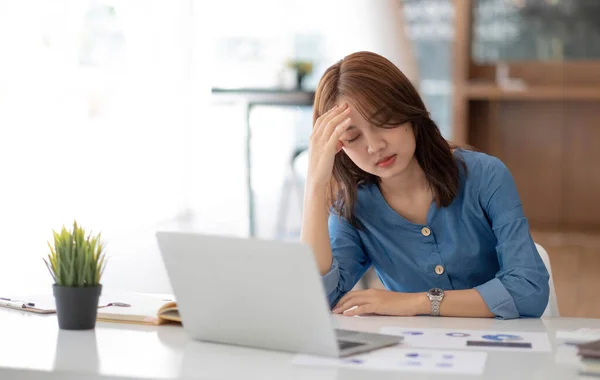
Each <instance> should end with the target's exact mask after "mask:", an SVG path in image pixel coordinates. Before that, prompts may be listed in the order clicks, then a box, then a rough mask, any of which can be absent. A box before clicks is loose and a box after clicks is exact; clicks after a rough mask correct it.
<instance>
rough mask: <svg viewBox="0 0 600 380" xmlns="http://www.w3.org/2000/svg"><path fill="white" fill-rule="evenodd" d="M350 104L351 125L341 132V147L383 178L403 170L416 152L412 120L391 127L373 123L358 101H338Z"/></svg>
mask: <svg viewBox="0 0 600 380" xmlns="http://www.w3.org/2000/svg"><path fill="white" fill-rule="evenodd" d="M344 103H347V104H348V106H349V107H350V119H351V122H350V127H349V128H348V130H347V131H346V132H345V133H344V134H343V135H342V137H341V138H340V141H341V142H342V144H343V145H342V149H343V150H344V152H345V153H346V154H347V155H348V157H350V159H351V160H352V162H354V164H356V166H358V167H359V168H361V169H362V170H364V171H365V172H367V173H370V174H373V175H376V176H378V177H380V178H381V179H388V178H392V177H394V176H396V175H398V174H400V173H402V172H403V171H404V170H405V169H406V168H407V167H408V166H409V164H411V162H412V161H413V158H414V154H415V147H416V142H415V135H414V132H413V128H412V126H411V124H410V122H406V123H404V124H401V125H398V126H390V128H381V127H377V126H375V125H372V124H371V123H370V122H369V121H368V120H366V119H365V118H364V117H362V115H361V114H360V112H358V110H357V108H356V106H355V103H354V102H353V101H352V100H351V99H349V98H344V97H342V98H341V99H339V100H338V102H337V104H338V105H343V104H344Z"/></svg>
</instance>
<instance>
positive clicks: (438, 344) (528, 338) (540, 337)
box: [379, 326, 550, 352]
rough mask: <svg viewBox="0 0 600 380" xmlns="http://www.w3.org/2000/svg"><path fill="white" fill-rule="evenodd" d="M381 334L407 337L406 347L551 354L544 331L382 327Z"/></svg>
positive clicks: (405, 339) (405, 338)
mask: <svg viewBox="0 0 600 380" xmlns="http://www.w3.org/2000/svg"><path fill="white" fill-rule="evenodd" d="M379 332H380V333H382V334H388V335H399V336H403V337H404V344H405V345H407V346H410V347H428V348H444V349H457V348H468V349H476V350H477V349H486V350H489V349H498V350H518V351H536V352H549V351H550V341H549V340H548V335H547V334H546V333H541V332H518V333H517V332H508V331H483V330H462V329H460V330H447V329H426V328H423V329H407V328H402V327H398V326H386V327H382V328H381V329H380V330H379Z"/></svg>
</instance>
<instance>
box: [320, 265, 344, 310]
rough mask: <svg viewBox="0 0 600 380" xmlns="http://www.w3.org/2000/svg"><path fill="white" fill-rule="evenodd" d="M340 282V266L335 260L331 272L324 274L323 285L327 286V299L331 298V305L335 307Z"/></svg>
mask: <svg viewBox="0 0 600 380" xmlns="http://www.w3.org/2000/svg"><path fill="white" fill-rule="evenodd" d="M339 283H340V268H338V266H337V263H336V262H335V260H334V261H333V263H332V265H331V269H330V270H329V272H327V273H325V274H324V275H323V287H324V288H325V293H326V295H327V299H328V300H329V306H330V307H333V306H334V305H335V302H337V291H336V290H337V288H338V284H339Z"/></svg>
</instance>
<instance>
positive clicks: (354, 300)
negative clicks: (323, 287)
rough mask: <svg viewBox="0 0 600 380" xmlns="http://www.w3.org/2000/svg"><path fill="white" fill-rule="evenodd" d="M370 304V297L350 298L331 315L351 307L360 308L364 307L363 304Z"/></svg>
mask: <svg viewBox="0 0 600 380" xmlns="http://www.w3.org/2000/svg"><path fill="white" fill-rule="evenodd" d="M370 302H371V298H370V297H365V296H356V297H352V298H350V299H348V300H347V301H346V302H344V303H343V304H341V305H340V306H339V307H337V308H336V309H335V310H334V311H333V313H334V314H340V313H343V312H345V311H346V310H348V309H350V308H351V307H353V306H360V305H364V304H367V303H370Z"/></svg>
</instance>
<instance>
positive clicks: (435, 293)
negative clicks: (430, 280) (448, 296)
mask: <svg viewBox="0 0 600 380" xmlns="http://www.w3.org/2000/svg"><path fill="white" fill-rule="evenodd" d="M429 294H431V295H432V296H434V297H439V296H441V295H442V294H444V291H443V290H442V289H439V288H434V289H431V290H430V291H429Z"/></svg>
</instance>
